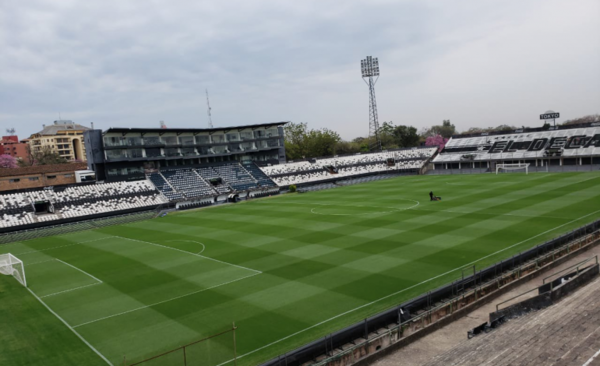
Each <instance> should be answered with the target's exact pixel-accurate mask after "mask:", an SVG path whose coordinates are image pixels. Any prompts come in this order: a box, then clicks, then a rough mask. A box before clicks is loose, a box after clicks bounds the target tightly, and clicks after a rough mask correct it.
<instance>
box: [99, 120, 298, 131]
mask: <svg viewBox="0 0 600 366" xmlns="http://www.w3.org/2000/svg"><path fill="white" fill-rule="evenodd" d="M287 123H289V121H282V122H267V123H258V124H253V125H243V126H230V127H215V128H121V127H111V128H109V129H107V130H106V131H104V133H108V132H116V133H130V132H133V133H135V132H137V133H142V132H143V133H148V132H156V133H166V132H178V133H185V132H196V133H198V132H216V131H223V130H241V129H245V128H258V127H269V126H282V125H285V124H287Z"/></svg>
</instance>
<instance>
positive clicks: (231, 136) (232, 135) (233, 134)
mask: <svg viewBox="0 0 600 366" xmlns="http://www.w3.org/2000/svg"><path fill="white" fill-rule="evenodd" d="M227 141H229V142H232V141H240V134H239V133H237V132H230V133H228V134H227Z"/></svg>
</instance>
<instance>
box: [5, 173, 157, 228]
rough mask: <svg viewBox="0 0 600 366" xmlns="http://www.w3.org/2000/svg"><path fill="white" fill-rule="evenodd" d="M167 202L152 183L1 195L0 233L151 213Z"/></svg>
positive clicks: (140, 182)
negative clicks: (103, 216)
mask: <svg viewBox="0 0 600 366" xmlns="http://www.w3.org/2000/svg"><path fill="white" fill-rule="evenodd" d="M167 202H168V200H167V199H166V198H165V196H163V195H162V194H161V193H160V192H159V191H158V190H157V189H156V188H155V187H154V185H152V183H150V182H149V181H145V180H144V181H134V182H112V183H95V184H86V185H77V186H62V187H60V186H57V187H48V188H46V189H41V190H39V189H36V190H29V191H23V192H15V193H8V194H2V195H0V231H14V230H22V229H26V228H32V227H35V226H41V225H40V224H44V225H45V224H55V223H60V222H62V221H63V220H65V219H73V218H85V217H86V216H94V215H101V214H110V215H114V214H120V213H124V212H128V211H135V210H144V209H152V208H155V207H157V206H159V205H161V204H164V203H167Z"/></svg>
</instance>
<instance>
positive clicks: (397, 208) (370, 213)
mask: <svg viewBox="0 0 600 366" xmlns="http://www.w3.org/2000/svg"><path fill="white" fill-rule="evenodd" d="M402 200H403V201H410V202H416V204H414V205H412V206H410V207H406V208H401V207H387V206H372V205H338V204H334V203H317V202H306V203H304V202H287V203H286V204H288V203H289V204H295V205H319V206H338V207H373V208H391V209H392V210H391V211H378V212H364V213H351V214H344V213H341V214H340V213H322V212H316V211H315V209H316V207H313V208H311V209H310V213H311V214H314V215H323V216H361V215H375V214H386V213H392V212H400V211H406V210H411V209H414V208H415V207H417V206H418V205H419V204H420V202H419V201H417V200H411V199H406V198H402Z"/></svg>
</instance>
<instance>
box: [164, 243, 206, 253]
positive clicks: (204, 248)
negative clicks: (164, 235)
mask: <svg viewBox="0 0 600 366" xmlns="http://www.w3.org/2000/svg"><path fill="white" fill-rule="evenodd" d="M176 241H182V242H187V243H196V244H200V245H202V250H201V251H199V252H198V253H196V254H202V252H204V251H205V250H206V246H204V244H202V243H200V242H199V241H195V240H179V239H177V240H167V241H166V242H167V243H172V242H176Z"/></svg>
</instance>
